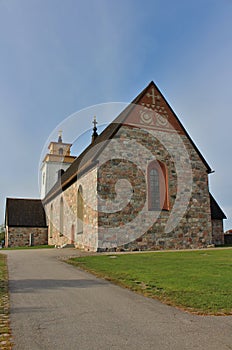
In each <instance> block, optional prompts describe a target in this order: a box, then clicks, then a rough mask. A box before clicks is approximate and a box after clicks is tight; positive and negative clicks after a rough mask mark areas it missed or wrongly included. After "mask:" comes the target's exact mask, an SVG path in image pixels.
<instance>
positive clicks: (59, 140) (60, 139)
mask: <svg viewBox="0 0 232 350" xmlns="http://www.w3.org/2000/svg"><path fill="white" fill-rule="evenodd" d="M58 142H60V143H62V130H59V131H58Z"/></svg>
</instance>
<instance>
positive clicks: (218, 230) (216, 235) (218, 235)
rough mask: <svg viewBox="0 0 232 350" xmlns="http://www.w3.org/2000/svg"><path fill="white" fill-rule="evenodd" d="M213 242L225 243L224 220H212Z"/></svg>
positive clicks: (217, 243) (216, 243)
mask: <svg viewBox="0 0 232 350" xmlns="http://www.w3.org/2000/svg"><path fill="white" fill-rule="evenodd" d="M212 243H213V244H215V245H219V244H224V232H223V220H212Z"/></svg>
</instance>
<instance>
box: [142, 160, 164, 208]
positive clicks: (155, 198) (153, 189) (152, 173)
mask: <svg viewBox="0 0 232 350" xmlns="http://www.w3.org/2000/svg"><path fill="white" fill-rule="evenodd" d="M147 178H148V179H147V180H148V210H162V209H165V210H169V200H168V176H167V169H166V166H165V164H163V163H161V162H159V161H157V160H155V161H152V162H151V163H150V164H149V165H148V169H147Z"/></svg>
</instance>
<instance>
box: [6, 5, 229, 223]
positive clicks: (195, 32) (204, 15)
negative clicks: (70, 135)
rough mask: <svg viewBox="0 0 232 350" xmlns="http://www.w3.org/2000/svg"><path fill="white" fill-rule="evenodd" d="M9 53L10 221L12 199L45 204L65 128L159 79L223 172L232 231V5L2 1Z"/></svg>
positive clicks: (220, 194)
mask: <svg viewBox="0 0 232 350" xmlns="http://www.w3.org/2000/svg"><path fill="white" fill-rule="evenodd" d="M0 49H1V55H0V118H1V138H0V145H1V150H2V152H1V155H2V162H1V165H2V166H1V173H0V185H1V190H0V215H1V219H0V223H1V222H3V221H4V205H5V197H6V196H9V197H38V195H39V189H38V179H37V175H38V165H39V160H40V155H41V151H42V149H43V146H44V143H45V141H46V140H47V138H48V136H49V135H50V133H51V132H52V130H53V129H54V128H55V127H56V126H57V125H58V124H59V123H61V122H62V120H64V119H65V118H66V117H68V116H69V115H70V114H72V113H74V112H76V111H78V110H80V109H82V108H86V107H88V106H91V105H94V104H98V103H105V102H111V101H113V102H130V101H131V100H132V99H133V98H134V97H135V96H136V95H137V94H138V93H139V92H140V91H141V90H142V89H143V88H144V87H145V86H146V85H147V84H148V83H149V82H150V81H151V80H154V81H155V83H156V84H157V85H158V87H159V88H160V89H161V91H162V92H163V94H164V96H165V97H166V98H167V100H168V101H169V103H170V104H171V106H172V107H173V109H174V111H175V112H176V113H177V115H178V116H179V118H180V120H181V121H182V123H183V124H184V126H185V127H186V129H187V130H188V132H189V134H190V135H191V137H192V138H193V140H194V141H195V143H196V144H197V146H198V147H199V149H200V151H201V152H202V154H203V155H204V157H205V158H206V159H207V161H208V163H209V164H210V166H211V167H212V168H213V169H214V170H215V173H214V174H212V175H210V189H211V192H212V193H213V195H215V197H216V199H217V200H218V202H219V203H220V205H221V206H222V208H223V209H224V211H225V213H226V214H227V217H228V218H229V219H228V220H226V221H225V228H226V229H229V228H232V188H231V179H230V174H231V173H232V164H231V148H232V147H231V127H232V120H231V105H232V89H231V82H232V69H231V61H232V1H231V0H220V1H218V0H195V1H186V0H176V1H171V0H170V1H169V0H147V1H146V2H144V1H137V0H135V1H132V0H123V1H122V0H117V1H113V0H108V1H107V0H98V1H97V0H92V1H90V0H85V1H80V0H79V1H78V0H75V1H74V0H65V1H62V0H46V1H45V0H44V1H42V0H20V1H18V0H0ZM81 128H82V125H81V121H80V129H81ZM78 132H79V130H78ZM64 139H65V135H64ZM65 141H69V140H67V139H66V140H65Z"/></svg>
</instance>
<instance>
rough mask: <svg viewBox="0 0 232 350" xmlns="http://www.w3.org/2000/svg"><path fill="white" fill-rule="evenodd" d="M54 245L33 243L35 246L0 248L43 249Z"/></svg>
mask: <svg viewBox="0 0 232 350" xmlns="http://www.w3.org/2000/svg"><path fill="white" fill-rule="evenodd" d="M54 247H55V246H54V245H45V244H44V245H35V246H30V247H28V246H24V247H12V248H2V250H3V251H4V250H20V249H45V248H54Z"/></svg>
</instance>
